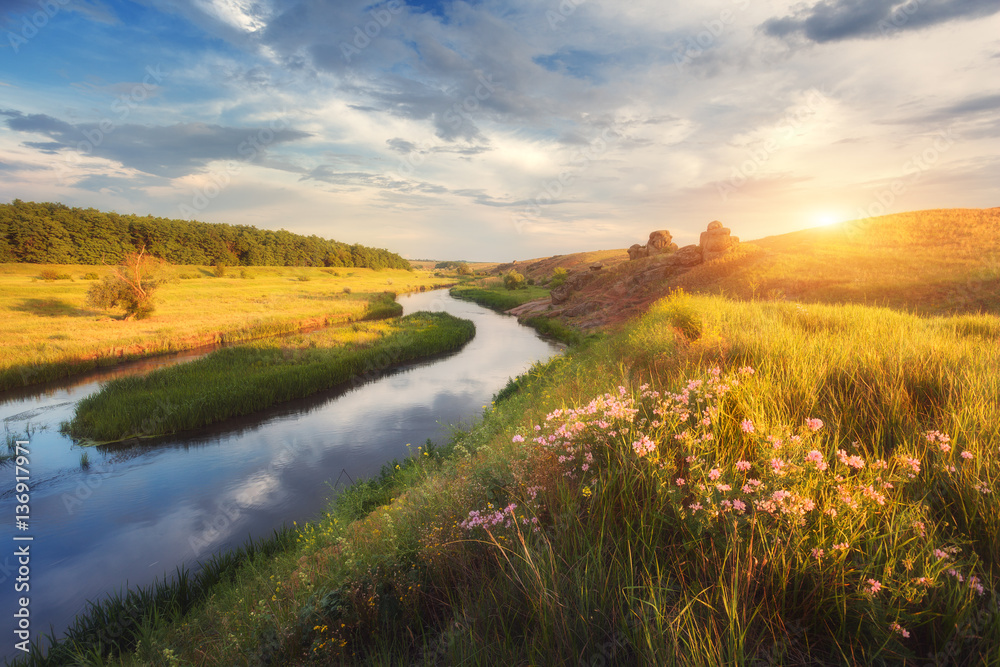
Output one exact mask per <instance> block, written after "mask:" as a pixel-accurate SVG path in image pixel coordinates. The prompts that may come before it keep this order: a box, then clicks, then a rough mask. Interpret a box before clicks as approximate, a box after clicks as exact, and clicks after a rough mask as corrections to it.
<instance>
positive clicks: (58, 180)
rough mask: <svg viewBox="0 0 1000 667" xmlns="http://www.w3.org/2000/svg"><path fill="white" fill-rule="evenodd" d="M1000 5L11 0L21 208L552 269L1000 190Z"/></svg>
mask: <svg viewBox="0 0 1000 667" xmlns="http://www.w3.org/2000/svg"><path fill="white" fill-rule="evenodd" d="M998 35H1000V3H997V2H996V1H995V0H988V1H987V0H909V1H908V2H899V1H896V0H822V1H819V2H817V1H816V0H806V2H778V1H756V2H751V0H719V1H717V2H716V1H707V2H698V3H694V2H687V3H680V2H671V1H669V0H659V1H654V0H634V1H632V2H628V3H621V2H603V1H599V0H551V1H546V0H543V1H541V2H539V1H532V2H528V1H524V0H513V1H508V2H500V1H499V0H481V1H477V2H449V1H447V0H443V1H435V2H415V1H414V2H403V1H402V0H391V1H389V2H382V3H374V4H373V3H371V2H353V1H350V0H342V1H338V2H323V1H322V0H180V1H178V2H165V1H163V0H142V1H140V2H124V1H117V0H116V1H111V0H7V1H4V2H0V200H4V201H9V200H12V199H14V198H20V199H24V200H35V201H61V202H64V203H67V204H70V205H75V206H93V207H95V208H99V209H103V210H115V211H119V212H122V213H139V214H146V213H152V214H155V215H162V216H168V217H181V218H195V219H199V220H205V221H208V222H229V223H236V224H252V225H256V226H258V227H263V228H275V229H276V228H285V229H289V230H292V231H295V232H300V233H305V234H319V235H321V236H324V237H327V238H335V239H338V240H342V241H347V242H360V243H365V244H367V245H375V246H381V247H388V248H390V249H392V250H394V251H397V252H400V253H402V254H404V255H405V256H408V257H412V258H417V257H430V258H440V259H445V258H465V259H472V260H504V261H507V260H511V259H526V258H531V257H538V256H545V255H550V254H559V253H567V252H574V251H580V250H591V249H599V248H615V247H618V248H623V247H627V246H629V245H631V244H632V243H636V242H644V241H645V238H646V237H647V236H648V233H649V231H651V230H653V229H662V228H666V229H669V230H670V231H671V232H672V233H673V234H674V236H675V237H676V238H677V240H678V242H679V243H682V244H684V243H693V242H697V234H698V233H699V232H700V231H701V230H703V229H704V228H705V226H706V225H707V223H708V222H709V221H711V220H714V219H719V220H722V221H723V222H725V223H726V224H727V225H728V226H730V227H731V228H732V229H733V230H734V233H736V234H737V235H739V236H740V237H742V238H744V239H752V238H760V237H762V236H767V235H770V234H778V233H783V232H787V231H792V230H795V229H801V228H805V227H812V226H816V225H819V224H824V223H827V222H832V221H836V220H843V219H851V218H856V217H860V216H863V215H869V214H879V213H882V212H897V211H906V210H916V209H923V208H938V207H990V206H997V205H1000V37H998Z"/></svg>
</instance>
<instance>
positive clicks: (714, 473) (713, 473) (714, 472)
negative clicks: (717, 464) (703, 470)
mask: <svg viewBox="0 0 1000 667" xmlns="http://www.w3.org/2000/svg"><path fill="white" fill-rule="evenodd" d="M720 477H722V471H721V470H719V469H718V468H712V469H711V470H709V471H708V478H709V479H710V480H712V481H713V482H714V481H715V480H717V479H719V478H720Z"/></svg>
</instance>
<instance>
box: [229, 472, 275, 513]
mask: <svg viewBox="0 0 1000 667" xmlns="http://www.w3.org/2000/svg"><path fill="white" fill-rule="evenodd" d="M280 489H281V482H280V481H279V479H278V476H277V475H276V474H275V473H273V472H266V473H259V474H257V475H254V476H252V477H250V478H249V479H247V480H245V481H244V482H243V483H242V484H240V485H239V486H238V487H236V488H233V489H232V490H230V491H229V493H228V494H227V495H228V502H229V504H230V505H235V506H236V507H238V508H240V509H251V508H254V507H263V506H264V505H266V504H268V503H269V502H274V501H276V500H278V498H279V497H280V495H279V491H280ZM272 496H275V497H273V498H272ZM222 502H223V503H225V502H227V501H226V500H223V501H222Z"/></svg>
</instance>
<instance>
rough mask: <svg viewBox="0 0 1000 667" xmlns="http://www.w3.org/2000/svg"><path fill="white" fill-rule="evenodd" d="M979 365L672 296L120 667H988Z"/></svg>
mask: <svg viewBox="0 0 1000 667" xmlns="http://www.w3.org/2000/svg"><path fill="white" fill-rule="evenodd" d="M998 343H1000V320H998V319H997V318H996V317H989V316H966V317H956V318H920V317H915V316H911V315H906V314H901V313H898V312H894V311H889V310H884V309H874V308H865V307H860V306H842V307H835V306H822V305H811V306H809V307H807V308H804V307H802V306H799V305H796V304H790V303H765V304H760V303H737V302H731V301H727V300H724V299H722V298H718V297H686V296H684V295H679V294H678V295H674V296H673V297H671V298H668V299H665V300H663V301H661V302H659V303H658V304H657V305H656V306H654V307H653V308H652V309H651V310H650V312H649V313H647V314H646V315H645V316H643V317H641V318H640V319H639V320H637V321H636V322H634V323H632V324H631V325H629V326H627V327H626V328H625V329H623V330H622V331H621V332H619V333H617V334H615V335H613V336H609V337H607V338H605V339H602V340H599V341H595V342H594V344H592V345H588V346H587V347H585V348H580V349H577V350H571V351H570V352H569V353H568V355H567V356H566V357H565V358H557V359H555V360H553V361H551V362H549V363H548V364H544V365H540V366H538V367H536V368H535V369H533V371H532V372H531V374H530V377H529V378H528V379H526V380H524V381H523V383H522V385H521V387H520V389H519V390H517V391H514V392H512V393H510V395H509V396H507V397H506V398H505V400H502V401H498V402H497V404H496V405H495V406H493V407H491V408H490V409H488V410H487V411H486V413H485V415H484V419H483V420H482V421H481V422H480V423H478V424H476V425H474V426H472V427H470V428H468V429H467V430H465V431H461V432H458V433H456V435H455V438H454V441H453V442H452V443H451V444H450V446H449V447H448V448H447V449H446V451H445V452H443V455H440V454H439V452H437V451H436V450H432V451H429V452H425V451H423V450H418V451H417V452H416V453H415V454H416V455H415V456H414V457H413V458H412V459H410V460H409V463H408V464H403V465H401V466H400V467H399V468H395V467H394V468H393V469H392V470H389V471H387V472H386V474H385V475H384V476H383V482H382V483H383V484H384V485H385V486H379V487H378V489H379V490H378V492H373V493H372V495H371V496H370V497H369V499H368V501H362V502H360V503H356V504H354V505H352V508H353V511H352V512H351V513H350V516H353V517H358V519H357V520H354V521H351V520H349V519H348V518H346V517H347V516H348V514H338V512H346V510H343V508H340V509H338V507H340V506H339V505H337V504H335V505H334V506H333V508H332V509H331V514H330V515H328V516H326V517H322V518H320V519H319V520H317V521H315V522H313V523H311V524H309V525H308V526H306V527H304V528H303V529H302V531H301V532H300V535H299V542H298V544H297V548H296V550H295V551H294V552H293V553H290V554H288V555H285V556H283V557H281V558H279V559H277V560H274V561H272V562H271V564H270V565H269V566H268V567H267V568H266V569H261V570H257V571H255V572H252V573H247V575H246V577H245V578H243V579H241V580H240V582H241V583H240V584H239V585H238V586H230V587H222V588H219V589H217V591H216V595H215V597H213V598H211V599H210V600H208V601H207V602H206V603H205V604H204V605H203V606H201V607H199V608H198V609H196V610H193V611H192V612H191V613H189V614H188V615H187V616H186V617H185V618H184V620H183V621H182V622H177V623H172V624H162V625H160V626H158V627H155V628H152V629H151V630H150V631H149V633H148V635H147V636H148V638H149V640H148V643H146V642H144V645H143V646H142V647H141V650H139V651H137V652H135V653H134V654H129V655H125V656H123V658H122V660H121V662H122V663H123V664H147V663H149V662H155V661H157V660H159V659H161V658H162V656H163V655H164V651H170V652H171V654H172V655H176V656H178V657H179V659H181V660H184V661H190V662H198V661H203V662H206V663H213V664H237V663H239V664H242V663H245V662H251V663H254V662H266V661H270V662H271V663H272V664H274V663H282V664H413V663H415V664H437V663H439V662H445V663H451V664H484V665H485V664H568V663H572V664H577V663H580V662H582V663H583V664H599V663H604V664H658V665H692V664H696V665H697V664H704V665H717V664H754V663H765V664H790V663H794V664H901V663H902V662H903V661H904V660H910V661H917V660H919V659H922V658H923V657H924V656H926V655H928V654H932V655H934V654H937V655H938V656H939V657H941V656H944V660H946V661H948V662H949V663H950V664H962V665H965V664H993V662H991V660H992V658H991V656H996V655H1000V617H998V615H997V591H998V586H1000V569H998V565H1000V502H998V498H997V493H1000V463H998V461H997V460H996V448H997V444H998V443H1000V424H998V423H997V421H996V418H995V415H996V414H998V412H1000V384H998V382H1000V381H998V379H997V374H996V368H998V367H1000V345H998ZM386 480H392V481H391V482H388V481H386ZM397 484H398V486H397ZM227 633H228V635H227ZM221 636H231V639H229V640H228V641H224V642H223V641H217V640H216V639H217V638H218V637H221Z"/></svg>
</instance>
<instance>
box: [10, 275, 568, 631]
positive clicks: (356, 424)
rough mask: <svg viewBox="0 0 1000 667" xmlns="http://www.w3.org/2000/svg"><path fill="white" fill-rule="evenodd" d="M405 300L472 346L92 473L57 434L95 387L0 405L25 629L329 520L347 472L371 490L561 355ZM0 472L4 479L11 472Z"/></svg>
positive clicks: (439, 303)
mask: <svg viewBox="0 0 1000 667" xmlns="http://www.w3.org/2000/svg"><path fill="white" fill-rule="evenodd" d="M400 302H401V303H402V304H403V307H404V310H405V312H406V313H410V312H415V311H417V310H445V311H447V312H450V313H452V314H454V315H457V316H459V317H464V318H467V319H471V320H473V321H474V322H475V324H476V337H475V338H474V339H473V340H472V341H471V342H470V343H469V344H468V345H466V346H465V347H464V348H463V349H462V350H461V351H460V352H458V353H456V354H454V355H451V356H447V357H444V358H439V359H435V360H432V361H429V362H421V363H415V364H411V365H409V366H406V367H403V368H399V369H395V370H394V371H392V372H390V373H388V374H387V375H385V376H383V377H380V378H378V379H376V380H374V381H372V382H369V383H367V384H364V385H362V386H360V387H357V388H353V389H349V390H346V391H339V392H330V393H327V394H324V395H319V396H313V397H310V398H307V399H303V400H300V401H293V402H290V403H286V404H283V405H281V406H277V407H275V408H273V409H271V410H269V411H267V412H265V413H263V414H258V415H255V416H253V417H249V418H244V419H239V420H231V421H229V422H226V423H224V424H219V425H216V426H213V427H210V428H206V429H202V430H199V431H197V432H193V433H190V434H185V436H184V437H181V438H178V437H172V438H163V439H159V440H155V441H147V442H144V443H142V444H140V445H137V446H136V445H130V446H118V447H109V448H102V449H101V450H93V449H92V450H90V452H89V455H90V460H91V465H90V468H89V469H88V470H82V469H81V468H80V463H79V461H80V451H81V450H80V448H78V447H74V446H73V445H72V443H71V442H70V441H69V440H68V439H67V438H65V437H64V436H63V435H61V434H60V433H59V432H58V425H59V423H60V422H61V421H63V420H68V419H69V418H70V417H71V415H72V412H73V406H74V404H75V403H76V401H78V400H79V399H80V398H82V397H83V396H86V395H87V394H88V393H90V392H92V391H94V390H95V389H96V388H97V385H98V380H95V379H93V378H90V379H89V380H87V381H83V382H81V381H73V382H67V383H64V384H63V385H61V386H59V385H58V384H53V385H50V386H49V387H47V388H46V389H45V390H44V391H37V390H36V391H28V392H23V395H22V396H21V397H3V398H0V406H2V407H0V410H2V411H3V414H4V415H9V417H5V419H6V420H8V421H6V422H5V424H6V425H8V426H9V428H10V430H11V431H12V432H13V431H15V430H18V429H23V428H24V427H25V424H26V422H27V421H30V422H31V424H33V425H34V427H35V428H36V429H37V430H36V431H35V432H34V433H33V434H32V436H31V446H30V450H31V456H30V458H31V476H32V497H31V512H32V520H31V530H30V531H28V534H31V535H33V536H34V542H33V543H32V561H31V565H32V580H31V611H32V624H33V626H32V627H33V629H34V630H48V628H49V625H50V624H51V625H52V626H54V627H55V628H56V629H57V630H61V629H63V628H65V627H66V625H67V624H68V622H69V621H70V620H71V619H72V617H73V615H75V614H76V613H77V612H79V611H80V610H82V609H83V607H84V604H85V601H86V600H87V599H91V598H96V597H99V596H101V595H103V594H105V593H107V592H109V591H113V590H116V589H118V588H119V587H120V586H122V585H125V584H129V585H144V584H147V583H149V582H150V581H152V580H153V579H154V578H155V577H159V576H163V574H164V572H172V571H173V570H174V568H175V567H176V566H177V565H180V564H188V565H190V564H192V563H194V562H195V561H197V559H199V558H205V557H207V556H208V555H210V554H211V553H213V552H214V551H217V550H219V549H224V548H228V547H233V546H236V545H239V544H241V543H243V542H244V541H246V539H247V538H248V537H250V536H253V537H258V536H263V535H269V534H270V533H271V532H272V531H273V530H274V529H275V528H278V527H280V526H281V525H282V524H284V523H286V522H288V523H290V522H291V521H293V520H295V521H299V522H300V523H301V522H302V521H304V520H308V519H309V518H310V517H312V516H315V515H316V514H317V513H318V512H319V511H320V510H322V508H323V507H324V506H325V502H326V499H327V498H328V497H329V496H330V495H331V492H332V490H333V483H334V481H335V480H337V479H338V477H339V476H341V473H342V471H346V472H347V474H348V475H350V477H351V478H353V479H358V478H359V477H365V476H369V475H372V474H374V473H376V472H377V471H378V469H379V468H380V467H381V466H382V464H383V463H384V462H386V461H387V460H391V459H392V458H402V457H404V456H406V454H407V448H406V445H407V443H413V445H414V447H415V446H416V445H419V444H423V443H424V441H425V440H426V439H428V438H430V439H432V440H434V441H437V442H443V441H445V440H446V439H447V435H448V425H450V424H457V423H461V422H463V421H465V422H468V421H471V420H473V419H475V418H476V417H477V416H478V415H480V414H481V412H482V407H483V406H484V405H486V404H488V402H489V400H490V399H491V397H492V395H493V394H494V393H495V392H496V391H497V390H498V389H499V388H501V387H502V386H503V385H504V383H505V382H506V381H507V379H508V378H509V377H514V376H516V375H518V374H519V373H521V372H522V371H524V370H526V369H527V368H528V367H529V366H530V365H531V364H532V363H533V362H534V361H537V360H540V359H546V358H548V357H550V356H552V355H553V354H554V353H556V352H557V351H558V347H557V346H556V345H554V344H552V343H550V342H548V341H545V340H542V339H540V338H539V337H538V336H537V335H535V333H534V332H533V331H531V330H530V329H527V328H525V327H522V326H520V325H518V324H517V322H516V321H515V320H514V319H513V318H509V317H503V316H500V315H497V314H495V313H492V312H490V311H488V310H486V309H484V308H481V307H479V306H476V305H474V304H470V303H467V302H462V301H457V300H455V299H452V298H451V297H450V296H448V295H447V294H446V293H443V292H428V293H422V294H414V295H410V296H404V297H401V298H400ZM116 372H120V371H116ZM0 474H7V475H9V476H10V477H11V479H12V478H13V474H14V472H13V468H12V467H10V466H4V467H2V468H0ZM344 479H346V477H345V478H344ZM0 488H3V489H4V493H3V494H2V495H0V513H4V515H5V516H8V517H12V516H13V514H14V499H13V496H12V493H11V491H10V490H11V488H12V485H11V484H7V483H5V484H3V485H2V487H0ZM3 531H5V532H4V533H0V539H4V543H5V544H8V545H10V544H12V542H11V537H12V536H11V533H12V532H13V527H12V526H11V525H10V523H8V522H4V528H3ZM5 551H7V553H12V552H13V549H5ZM0 553H2V552H0ZM11 558H12V557H11V556H0V579H7V580H6V581H4V582H3V583H0V586H2V589H3V591H4V594H3V595H4V603H3V609H2V610H0V613H4V614H7V613H13V610H14V600H13V586H12V585H11V583H10V581H9V577H10V573H11V572H12V571H13V570H12V569H11ZM5 559H6V560H5ZM6 617H7V618H11V616H9V615H8V616H6ZM7 646H8V647H9V644H8V645H7ZM5 650H10V649H9V648H8V649H5Z"/></svg>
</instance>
